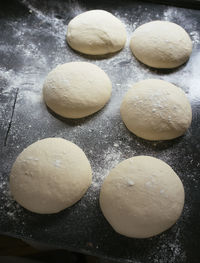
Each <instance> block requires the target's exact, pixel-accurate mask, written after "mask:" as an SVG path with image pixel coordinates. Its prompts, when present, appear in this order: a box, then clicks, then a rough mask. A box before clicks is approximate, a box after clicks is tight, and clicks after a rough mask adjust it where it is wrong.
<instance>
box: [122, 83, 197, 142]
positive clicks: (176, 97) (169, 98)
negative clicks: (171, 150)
mask: <svg viewBox="0 0 200 263" xmlns="http://www.w3.org/2000/svg"><path fill="white" fill-rule="evenodd" d="M120 112H121V117H122V120H123V121H124V123H125V125H126V127H127V128H128V129H129V130H130V131H131V132H132V133H134V134H136V135H137V136H138V137H141V138H144V139H146V140H170V139H173V138H176V137H179V136H181V135H183V134H184V133H185V131H186V130H187V129H188V128H189V126H190V124H191V121H192V109H191V106H190V103H189V101H188V99H187V97H186V95H185V93H184V91H183V90H181V89H180V88H178V87H176V86H175V85H173V84H171V83H169V82H166V81H164V80H159V79H146V80H143V81H140V82H138V83H136V84H135V85H134V86H133V87H132V88H131V89H130V90H128V92H127V93H126V95H125V96H124V98H123V101H122V104H121V108H120Z"/></svg>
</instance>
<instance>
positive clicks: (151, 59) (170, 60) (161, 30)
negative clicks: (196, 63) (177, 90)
mask: <svg viewBox="0 0 200 263" xmlns="http://www.w3.org/2000/svg"><path fill="white" fill-rule="evenodd" d="M130 47H131V50H132V52H133V54H134V55H135V56H136V58H137V59H138V60H140V61H141V62H142V63H144V64H146V65H148V66H150V67H154V68H175V67H178V66H180V65H181V64H183V63H185V62H186V61H187V60H188V59H189V56H190V54H191V52H192V41H191V39H190V37H189V35H188V34H187V32H186V31H185V30H184V29H183V28H182V27H180V26H179V25H177V24H174V23H171V22H167V21H153V22H150V23H146V24H144V25H141V26H139V27H138V28H137V29H136V30H135V31H134V33H133V36H132V39H131V42H130Z"/></svg>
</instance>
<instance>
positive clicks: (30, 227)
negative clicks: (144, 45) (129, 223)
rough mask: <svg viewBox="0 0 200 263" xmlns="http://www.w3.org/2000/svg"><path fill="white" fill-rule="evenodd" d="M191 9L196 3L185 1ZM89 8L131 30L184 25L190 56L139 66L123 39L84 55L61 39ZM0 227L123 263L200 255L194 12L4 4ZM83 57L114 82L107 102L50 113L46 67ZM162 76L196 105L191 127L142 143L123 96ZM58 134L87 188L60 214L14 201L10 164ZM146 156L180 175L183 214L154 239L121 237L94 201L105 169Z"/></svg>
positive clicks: (108, 4) (0, 12) (199, 104)
mask: <svg viewBox="0 0 200 263" xmlns="http://www.w3.org/2000/svg"><path fill="white" fill-rule="evenodd" d="M191 7H192V6H191ZM90 9H105V10H108V11H110V12H111V13H113V14H114V15H116V16H117V17H119V18H120V19H121V20H122V21H123V22H124V23H125V25H126V28H127V32H128V36H129V38H130V35H131V33H132V32H133V31H134V29H135V28H136V27H137V26H139V25H141V24H143V23H145V22H148V21H151V20H156V19H161V20H163V19H164V20H168V21H172V22H175V23H178V24H179V25H181V26H183V27H184V28H185V29H186V31H187V32H188V33H189V34H190V36H191V38H192V40H193V53H192V55H191V58H190V60H189V61H188V63H186V64H185V65H183V66H182V67H180V68H178V69H175V70H155V69H150V68H148V67H146V66H144V65H143V64H141V63H139V62H138V61H137V60H136V59H135V58H134V57H133V56H132V54H131V51H130V49H129V46H128V42H127V46H126V47H125V48H124V49H123V50H122V51H121V52H119V53H118V54H116V55H114V56H109V57H107V58H101V59H99V58H95V57H89V56H84V55H81V54H79V53H76V52H74V51H73V50H71V49H70V48H69V47H68V45H67V44H66V41H65V35H66V29H67V24H68V22H69V20H70V19H72V18H73V17H74V16H75V15H77V14H79V13H81V12H83V11H86V10H90ZM0 32H1V37H0V58H1V59H0V92H1V96H0V114H1V115H0V125H1V126H0V135H1V136H0V147H1V152H0V154H1V159H0V167H1V169H0V232H1V233H2V234H6V235H10V236H16V237H19V238H22V239H25V240H28V241H33V242H37V243H39V244H46V245H49V246H53V247H56V248H66V249H69V250H72V251H78V252H82V253H86V254H92V255H97V256H100V257H101V256H102V257H105V258H110V259H113V260H116V261H117V260H119V261H121V262H137V263H139V262H141V263H144V262H145V263H146V262H148V263H149V262H151V263H154V262H155V263H157V262H162V263H165V262H166V263H169V262H173V263H174V262H178V263H182V262H191V263H195V262H200V245H199V243H200V223H199V221H200V190H199V188H200V176H199V169H200V137H199V134H200V124H199V123H200V53H199V50H200V11H199V10H194V9H184V8H180V7H172V6H167V5H159V4H153V3H145V2H141V1H137V2H136V1H123V2H122V1H106V0H105V1H79V2H74V1H61V0H60V1H53V0H50V1H47V0H45V1H34V0H32V1H17V0H16V1H14V0H13V1H8V2H7V4H5V3H4V4H3V3H2V2H1V7H0ZM77 60H79V61H89V62H92V63H95V64H96V65H98V66H100V67H101V68H102V69H103V70H105V71H106V72H107V74H108V75H109V76H110V78H111V80H112V83H113V92H112V98H111V100H110V102H109V104H108V105H107V106H106V107H105V108H104V109H102V110H101V111H99V112H98V113H96V114H94V115H92V116H90V117H87V118H84V119H81V120H69V119H64V118H61V117H59V116H57V115H55V114H54V113H52V112H49V110H47V108H46V106H45V104H44V103H43V100H42V96H41V91H42V83H43V80H44V78H45V76H46V74H47V73H48V72H49V71H50V70H51V69H52V68H54V67H55V66H56V65H57V64H60V63H65V62H69V61H77ZM146 78H160V79H164V80H167V81H170V82H172V83H174V84H176V85H177V86H180V87H181V88H182V89H183V90H184V91H185V92H186V93H187V94H188V97H189V99H190V101H191V104H192V110H193V121H192V125H191V127H190V129H189V130H188V132H187V133H186V134H185V135H184V136H182V137H181V138H178V139H176V140H172V141H168V142H148V141H145V140H142V139H139V138H137V137H136V136H134V135H133V134H131V133H129V131H128V130H127V129H126V128H125V126H124V125H123V123H122V120H121V118H120V114H119V107H120V103H121V99H122V97H123V95H124V94H125V92H126V91H127V90H128V89H129V88H130V86H131V85H132V84H133V83H135V82H137V81H139V80H142V79H146ZM54 136H55V137H63V138H65V139H68V140H71V141H73V142H74V143H76V144H77V145H79V146H80V147H81V148H82V149H83V150H84V151H85V153H86V155H87V156H88V158H89V160H90V162H91V165H92V168H93V172H94V176H93V184H92V186H91V187H90V189H89V190H88V192H87V194H86V195H85V196H84V197H83V198H82V199H81V201H80V202H78V203H77V204H75V205H74V206H73V207H71V208H69V209H66V210H64V211H63V212H61V213H59V214H56V215H37V214H33V213H31V212H28V211H26V210H25V209H23V208H22V207H20V206H19V205H17V204H16V203H15V202H14V201H13V200H12V198H11V197H10V194H9V191H8V177H9V171H10V168H11V166H12V164H13V162H14V160H15V158H16V157H17V155H18V154H19V153H20V152H21V151H22V150H23V149H24V148H25V147H26V146H28V145H29V144H31V143H33V142H35V141H36V140H38V139H42V138H46V137H54ZM140 154H146V155H151V156H155V157H158V158H160V159H162V160H164V161H166V162H167V163H168V164H169V165H171V166H172V168H173V169H174V170H175V171H176V172H177V174H178V175H179V176H180V178H181V180H182V182H183V184H184V187H185V192H186V200H185V206H184V211H183V214H182V216H181V218H180V220H179V221H178V222H177V224H175V225H174V226H173V227H172V228H171V229H170V230H168V231H166V232H165V233H163V234H161V235H159V236H156V237H154V238H150V239H146V240H145V239H143V240H142V239H131V238H126V237H123V236H120V235H118V234H117V233H115V232H114V230H112V228H111V227H110V225H109V224H108V223H107V221H106V220H105V219H104V217H103V215H102V213H101V211H100V208H99V202H98V199H99V189H100V186H101V183H102V181H103V178H104V177H105V176H106V175H107V174H108V171H109V170H110V169H111V168H112V167H114V166H115V165H116V164H117V163H119V162H120V161H122V160H124V159H126V158H129V157H131V156H135V155H140Z"/></svg>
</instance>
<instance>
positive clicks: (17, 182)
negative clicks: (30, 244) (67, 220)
mask: <svg viewBox="0 0 200 263" xmlns="http://www.w3.org/2000/svg"><path fill="white" fill-rule="evenodd" d="M91 180H92V170H91V167H90V163H89V161H88V159H87V157H86V155H85V154H84V152H83V151H82V150H81V149H80V148H79V147H78V146H77V145H76V144H74V143H72V142H70V141H67V140H64V139H61V138H47V139H43V140H40V141H37V142H35V143H33V144H31V145H30V146H28V147H27V148H26V149H24V150H23V151H22V153H20V155H19V156H18V157H17V159H16V161H15V163H14V165H13V167H12V170H11V174H10V190H11V193H12V195H13V197H14V199H15V200H16V201H17V202H18V203H19V204H20V205H22V206H23V207H25V208H26V209H28V210H30V211H32V212H36V213H40V214H51V213H57V212H59V211H61V210H63V209H65V208H67V207H69V206H71V205H73V204H75V203H76V202H77V201H78V200H79V199H81V197H82V196H83V195H84V194H85V192H86V191H87V189H88V187H89V186H90V184H91Z"/></svg>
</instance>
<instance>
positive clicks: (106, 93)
mask: <svg viewBox="0 0 200 263" xmlns="http://www.w3.org/2000/svg"><path fill="white" fill-rule="evenodd" d="M111 91H112V83H111V81H110V79H109V77H108V76H107V74H106V73H105V72H104V71H103V70H102V69H101V68H99V67H98V66H96V65H94V64H92V63H87V62H70V63H66V64H63V65H59V66H57V67H56V68H55V69H53V70H52V71H51V72H50V73H49V74H48V75H47V78H46V80H45V82H44V85H43V95H44V100H45V102H46V104H47V105H48V107H49V108H51V109H52V110H53V111H54V112H56V113H57V114H59V115H61V116H63V117H66V118H82V117H85V116H88V115H91V114H93V113H94V112H97V111H98V110H100V109H101V108H103V107H104V105H105V104H106V103H107V102H108V100H109V99H110V96H111Z"/></svg>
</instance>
